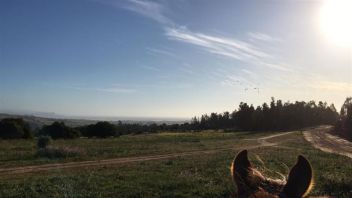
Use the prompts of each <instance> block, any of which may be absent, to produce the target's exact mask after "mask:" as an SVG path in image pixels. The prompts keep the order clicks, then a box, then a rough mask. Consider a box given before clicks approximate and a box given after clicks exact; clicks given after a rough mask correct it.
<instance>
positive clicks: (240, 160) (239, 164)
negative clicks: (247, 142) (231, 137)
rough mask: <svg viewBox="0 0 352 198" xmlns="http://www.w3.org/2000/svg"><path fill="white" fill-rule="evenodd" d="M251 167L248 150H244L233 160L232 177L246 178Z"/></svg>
mask: <svg viewBox="0 0 352 198" xmlns="http://www.w3.org/2000/svg"><path fill="white" fill-rule="evenodd" d="M250 167H251V163H250V162H249V160H248V151H247V150H242V151H241V152H239V153H238V154H237V156H236V157H235V159H234V160H233V162H232V167H231V173H232V178H234V179H235V178H238V177H239V178H246V177H247V176H248V170H249V168H250Z"/></svg>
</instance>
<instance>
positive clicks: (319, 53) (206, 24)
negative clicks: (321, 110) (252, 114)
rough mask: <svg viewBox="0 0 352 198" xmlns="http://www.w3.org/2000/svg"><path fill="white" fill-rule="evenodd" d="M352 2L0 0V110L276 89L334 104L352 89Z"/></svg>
mask: <svg viewBox="0 0 352 198" xmlns="http://www.w3.org/2000/svg"><path fill="white" fill-rule="evenodd" d="M333 2H334V3H333ZM335 2H338V3H335ZM341 2H342V3H341ZM339 3H340V4H339ZM258 8H260V9H258ZM351 9H352V3H350V2H349V1H348V0H339V1H329V0H315V1H308V0H307V1H293V0H286V1H275V0H268V1H265V2H264V1H259V0H239V1H232V0H223V1H222V2H221V3H219V2H217V1H210V0H209V1H186V0H178V1H165V0H160V1H151V0H125V1H114V0H77V1H70V0H62V1H44V0H32V1H19V0H11V1H7V0H5V1H1V2H0V93H1V95H0V112H5V111H10V112H41V113H51V112H53V113H55V114H57V115H65V116H87V117H146V118H148V117H155V118H191V117H193V116H200V115H202V114H204V113H210V112H219V113H221V112H224V111H232V110H234V109H237V107H238V105H239V103H240V102H247V103H248V104H253V105H255V106H257V105H261V104H262V103H263V102H270V98H271V97H275V99H281V100H283V102H286V101H291V102H292V101H296V100H298V101H310V100H315V101H316V102H317V101H324V102H325V101H326V102H328V103H329V104H330V103H334V104H335V107H336V109H337V110H338V111H339V109H340V107H341V105H342V103H343V101H344V100H345V99H346V97H347V96H351V95H352V39H351V36H350V35H352V27H351V26H352V24H351V23H350V19H351V17H352V15H351V12H350V10H351Z"/></svg>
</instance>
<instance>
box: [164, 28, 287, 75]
mask: <svg viewBox="0 0 352 198" xmlns="http://www.w3.org/2000/svg"><path fill="white" fill-rule="evenodd" d="M165 34H166V36H167V37H168V38H169V39H171V40H176V41H180V42H184V43H188V44H191V45H194V46H198V47H200V48H201V49H203V50H205V51H207V52H209V53H212V54H217V55H221V56H224V57H228V58H231V59H235V60H239V61H242V62H245V63H250V64H252V65H257V66H265V67H267V68H270V69H274V70H279V71H284V72H290V71H292V69H290V68H289V66H288V65H286V64H282V63H276V61H274V60H275V57H274V56H272V55H270V54H268V53H267V52H265V51H264V50H262V49H260V48H259V47H257V46H254V45H252V44H250V43H248V42H245V41H242V40H239V39H234V38H227V37H221V36H214V35H207V34H204V33H198V32H192V31H190V30H188V29H187V28H184V27H181V28H166V29H165Z"/></svg>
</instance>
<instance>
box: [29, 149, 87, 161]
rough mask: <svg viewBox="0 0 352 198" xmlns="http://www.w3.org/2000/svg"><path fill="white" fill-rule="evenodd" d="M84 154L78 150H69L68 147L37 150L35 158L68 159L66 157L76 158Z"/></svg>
mask: <svg viewBox="0 0 352 198" xmlns="http://www.w3.org/2000/svg"><path fill="white" fill-rule="evenodd" d="M83 154H84V152H83V151H82V150H80V149H78V148H70V147H63V148H58V147H47V148H41V149H38V151H37V154H36V156H37V157H45V158H49V159H55V158H68V157H77V156H80V155H83Z"/></svg>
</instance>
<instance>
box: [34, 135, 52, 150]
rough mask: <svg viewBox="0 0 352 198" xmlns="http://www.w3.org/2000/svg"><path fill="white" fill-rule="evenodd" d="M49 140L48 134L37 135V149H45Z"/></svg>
mask: <svg viewBox="0 0 352 198" xmlns="http://www.w3.org/2000/svg"><path fill="white" fill-rule="evenodd" d="M50 142H51V138H50V136H39V138H38V142H37V146H38V148H39V149H45V148H46V147H47V146H48V145H49V143H50Z"/></svg>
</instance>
